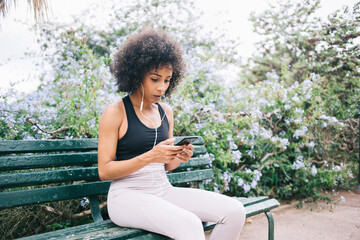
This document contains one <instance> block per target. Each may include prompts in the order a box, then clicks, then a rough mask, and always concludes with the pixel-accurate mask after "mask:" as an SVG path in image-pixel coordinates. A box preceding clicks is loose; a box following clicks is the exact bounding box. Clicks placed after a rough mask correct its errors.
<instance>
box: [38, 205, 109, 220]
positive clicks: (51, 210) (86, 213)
mask: <svg viewBox="0 0 360 240" xmlns="http://www.w3.org/2000/svg"><path fill="white" fill-rule="evenodd" d="M106 206H107V202H106V201H105V202H102V203H100V205H99V207H100V209H102V208H104V207H106ZM41 207H42V208H43V209H44V210H45V211H47V212H49V213H53V214H56V215H58V216H64V217H66V218H70V219H79V218H82V217H84V216H88V215H90V214H91V209H89V210H85V211H83V212H81V213H76V214H71V215H68V214H65V213H63V212H60V211H58V210H55V209H54V208H52V207H50V206H45V205H41Z"/></svg>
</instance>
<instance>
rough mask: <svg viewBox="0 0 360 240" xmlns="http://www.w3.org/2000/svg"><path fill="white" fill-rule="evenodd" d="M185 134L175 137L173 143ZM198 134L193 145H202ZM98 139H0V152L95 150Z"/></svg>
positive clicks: (202, 142)
mask: <svg viewBox="0 0 360 240" xmlns="http://www.w3.org/2000/svg"><path fill="white" fill-rule="evenodd" d="M184 137H186V136H181V137H175V143H176V142H179V141H180V140H181V139H183V138H184ZM203 144H204V140H203V138H202V137H200V136H198V139H197V140H196V141H195V142H194V143H193V145H203ZM97 145H98V139H96V138H92V139H54V140H6V141H0V154H7V153H31V152H51V151H89V150H97Z"/></svg>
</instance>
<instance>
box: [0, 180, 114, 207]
mask: <svg viewBox="0 0 360 240" xmlns="http://www.w3.org/2000/svg"><path fill="white" fill-rule="evenodd" d="M110 183H111V181H106V182H91V183H81V184H74V185H66V186H55V187H46V188H35V189H30V190H20V191H10V192H0V209H1V208H7V207H17V206H21V205H29V204H35V203H44V202H53V201H59V200H67V199H75V198H81V197H86V196H91V195H102V194H107V192H108V190H109V187H110Z"/></svg>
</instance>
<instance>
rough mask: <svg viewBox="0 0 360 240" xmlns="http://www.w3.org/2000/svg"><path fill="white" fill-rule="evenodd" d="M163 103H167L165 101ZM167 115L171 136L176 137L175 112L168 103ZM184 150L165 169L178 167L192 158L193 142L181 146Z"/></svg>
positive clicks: (166, 107) (169, 169)
mask: <svg viewBox="0 0 360 240" xmlns="http://www.w3.org/2000/svg"><path fill="white" fill-rule="evenodd" d="M162 105H165V104H164V103H163V104H162ZM164 109H166V111H165V112H166V117H167V118H168V120H169V138H170V139H171V138H173V137H174V133H173V132H174V114H173V111H172V109H171V107H170V106H169V105H166V106H165V108H164ZM181 147H182V151H181V152H180V153H178V154H177V155H176V157H175V159H174V160H173V161H171V162H169V163H167V164H165V170H167V171H171V170H174V169H175V168H177V167H178V166H179V165H180V163H181V162H187V161H189V160H190V158H191V156H192V155H193V151H194V146H193V145H192V144H189V145H187V146H186V147H184V146H181Z"/></svg>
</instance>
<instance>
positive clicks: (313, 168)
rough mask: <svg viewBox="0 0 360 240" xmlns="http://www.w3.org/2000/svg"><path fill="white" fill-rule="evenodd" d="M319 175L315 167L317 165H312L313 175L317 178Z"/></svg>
mask: <svg viewBox="0 0 360 240" xmlns="http://www.w3.org/2000/svg"><path fill="white" fill-rule="evenodd" d="M316 174H317V168H316V167H315V165H312V167H311V175H313V176H315V175H316Z"/></svg>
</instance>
